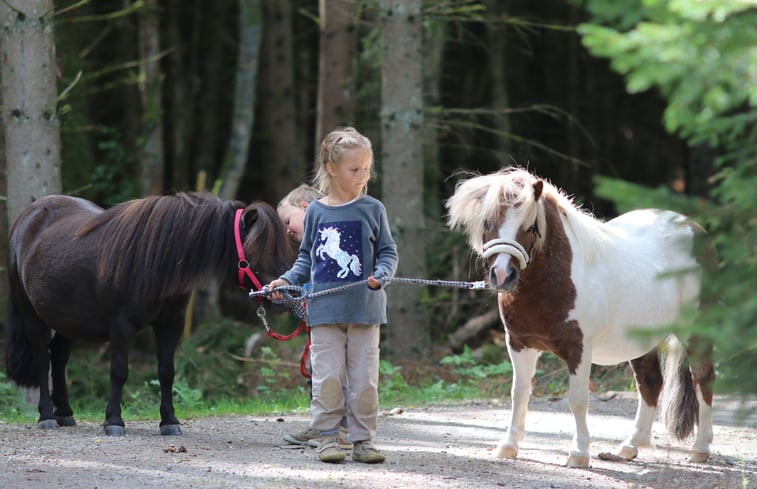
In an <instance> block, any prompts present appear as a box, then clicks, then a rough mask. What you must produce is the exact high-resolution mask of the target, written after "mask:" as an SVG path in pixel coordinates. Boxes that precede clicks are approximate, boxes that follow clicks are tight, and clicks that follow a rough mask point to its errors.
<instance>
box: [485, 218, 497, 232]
mask: <svg viewBox="0 0 757 489" xmlns="http://www.w3.org/2000/svg"><path fill="white" fill-rule="evenodd" d="M498 228H499V223H496V222H494V221H492V220H491V219H487V220H486V221H485V222H484V232H485V233H487V234H489V233H494V232H496V231H497V229H498Z"/></svg>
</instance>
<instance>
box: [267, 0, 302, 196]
mask: <svg viewBox="0 0 757 489" xmlns="http://www.w3.org/2000/svg"><path fill="white" fill-rule="evenodd" d="M263 25H264V26H265V28H264V29H263V51H262V56H261V61H262V62H263V63H264V66H265V69H261V70H260V75H261V76H260V83H261V88H262V92H261V93H262V95H263V96H262V100H261V103H262V110H261V113H260V128H261V132H262V134H263V135H264V137H265V142H264V145H263V146H264V151H263V154H264V161H265V165H266V166H265V167H264V166H263V164H258V165H256V168H255V171H258V172H262V173H263V174H264V176H265V179H266V184H265V195H264V199H265V200H268V201H271V202H275V201H278V200H279V199H281V197H283V196H284V195H285V194H286V193H287V192H289V191H290V190H291V189H292V188H293V187H295V186H296V185H297V184H298V183H300V182H301V181H302V180H304V179H305V176H306V173H307V171H306V170H305V168H306V165H305V154H304V153H305V152H304V149H303V148H304V142H303V138H302V137H300V134H299V132H298V130H297V129H298V125H297V118H298V117H297V110H296V101H297V99H296V95H295V88H294V87H295V83H294V51H293V33H292V0H263ZM307 166H308V167H309V165H307Z"/></svg>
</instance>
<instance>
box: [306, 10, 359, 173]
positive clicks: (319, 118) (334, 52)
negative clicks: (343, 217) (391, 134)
mask: <svg viewBox="0 0 757 489" xmlns="http://www.w3.org/2000/svg"><path fill="white" fill-rule="evenodd" d="M319 13H320V18H321V32H320V48H319V58H318V95H317V99H318V100H317V108H316V128H315V136H316V140H315V151H314V154H316V155H317V154H318V152H319V150H320V145H321V141H322V140H323V138H324V137H326V134H328V133H329V132H330V131H331V130H333V129H334V128H335V127H337V126H343V125H351V124H352V123H353V122H352V119H353V115H354V110H355V98H354V97H355V77H354V73H353V65H354V63H355V58H356V53H357V42H358V29H357V26H356V19H355V15H356V8H355V2H354V0H320V2H319ZM319 164H320V162H319V161H318V160H317V158H316V160H315V170H316V171H317V170H318V165H319Z"/></svg>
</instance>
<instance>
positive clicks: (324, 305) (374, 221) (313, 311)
mask: <svg viewBox="0 0 757 489" xmlns="http://www.w3.org/2000/svg"><path fill="white" fill-rule="evenodd" d="M320 163H321V164H320V167H319V169H318V173H317V174H316V177H315V186H316V187H318V189H319V190H320V191H321V192H323V194H324V196H323V197H321V198H320V199H318V200H314V201H313V202H311V203H310V205H309V206H308V208H307V212H306V213H305V225H304V233H303V238H302V244H301V245H300V252H299V255H298V258H297V261H295V263H294V265H293V266H292V268H291V269H290V270H289V271H288V272H286V273H284V274H283V275H282V276H281V277H280V278H278V279H277V280H274V281H273V282H271V283H270V284H269V288H270V289H271V290H272V291H273V292H272V295H273V297H274V298H277V299H280V298H281V295H280V294H277V293H276V292H275V290H274V289H275V288H276V287H278V286H281V285H288V284H297V285H301V284H303V283H305V282H308V281H310V282H311V286H312V291H313V292H318V291H321V290H325V289H331V288H333V287H336V286H339V285H345V284H348V283H350V282H358V281H362V280H366V281H367V284H368V286H367V287H363V286H357V287H351V288H348V289H346V290H343V291H341V292H338V293H334V294H327V295H324V296H320V297H317V298H314V299H311V300H309V301H308V305H307V322H308V325H309V326H310V327H311V328H312V329H311V331H310V339H311V347H310V355H311V357H310V364H311V367H312V369H313V379H312V380H313V398H312V400H311V403H310V414H311V421H310V428H311V429H313V430H317V431H318V432H320V434H321V436H322V438H321V442H320V444H319V446H318V457H319V459H320V460H322V461H324V462H340V461H342V460H344V458H345V455H344V452H342V450H341V449H340V448H339V445H338V443H337V433H338V428H339V424H340V420H341V418H342V415H343V414H344V411H345V407H344V406H345V401H344V400H343V397H342V386H344V385H346V386H347V399H346V402H347V404H348V405H349V409H348V410H347V413H346V414H347V419H348V425H349V435H348V440H349V441H351V442H352V443H353V444H354V447H353V450H352V459H353V460H356V461H358V462H366V463H379V462H383V461H384V460H385V457H384V455H383V454H382V453H381V452H379V451H378V449H377V448H376V446H375V445H374V444H373V438H374V437H375V435H376V425H377V418H378V377H379V324H381V323H385V322H386V293H385V292H384V290H383V289H382V282H381V279H382V278H387V277H392V276H393V275H394V273H395V271H396V270H397V262H398V256H397V246H396V245H395V243H394V240H393V239H392V236H391V233H390V231H389V223H388V220H387V216H386V209H385V208H384V205H383V204H382V203H381V202H380V201H378V200H376V199H374V198H373V197H371V196H369V195H367V194H366V192H367V188H368V181H369V180H370V178H371V170H372V169H373V149H372V146H371V142H370V141H369V140H368V138H366V137H365V136H363V135H362V134H360V133H359V132H358V131H357V130H355V129H354V128H351V127H344V128H338V129H336V130H334V131H332V132H331V133H329V134H328V135H327V136H326V137H325V138H324V140H323V142H322V143H321V149H320Z"/></svg>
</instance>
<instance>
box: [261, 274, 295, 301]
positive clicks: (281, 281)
mask: <svg viewBox="0 0 757 489" xmlns="http://www.w3.org/2000/svg"><path fill="white" fill-rule="evenodd" d="M282 285H290V284H289V282H287V281H286V280H284V279H283V278H277V279H276V280H274V281H272V282H271V283H270V284H268V285H266V287H268V290H269V292H268V298H269V299H275V300H277V301H280V300H283V299H284V296H283V295H281V294H280V293H279V292H276V291H275V290H274V289H276V287H281V286H282Z"/></svg>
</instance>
